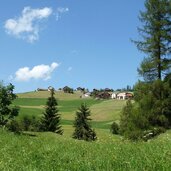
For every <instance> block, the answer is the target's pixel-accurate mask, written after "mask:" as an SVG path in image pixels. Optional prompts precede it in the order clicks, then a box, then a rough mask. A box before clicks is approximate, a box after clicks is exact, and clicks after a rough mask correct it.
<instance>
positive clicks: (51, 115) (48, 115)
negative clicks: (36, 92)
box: [41, 89, 63, 134]
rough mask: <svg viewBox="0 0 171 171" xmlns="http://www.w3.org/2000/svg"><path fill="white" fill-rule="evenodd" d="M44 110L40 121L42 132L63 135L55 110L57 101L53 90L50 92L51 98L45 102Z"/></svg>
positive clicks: (58, 115)
mask: <svg viewBox="0 0 171 171" xmlns="http://www.w3.org/2000/svg"><path fill="white" fill-rule="evenodd" d="M46 105H47V106H46V110H45V112H44V113H43V114H44V116H43V117H42V119H41V129H42V130H43V131H50V132H55V133H57V134H63V130H62V128H61V126H60V120H61V118H60V114H59V113H58V112H59V111H58V109H57V105H58V103H57V101H56V99H55V97H54V89H52V90H51V96H50V97H49V98H48V100H47V104H46Z"/></svg>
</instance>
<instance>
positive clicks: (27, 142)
mask: <svg viewBox="0 0 171 171" xmlns="http://www.w3.org/2000/svg"><path fill="white" fill-rule="evenodd" d="M97 133H98V135H101V136H99V137H101V138H100V139H98V140H97V141H96V142H92V143H91V142H84V141H77V140H74V139H72V138H70V137H68V135H63V136H59V135H56V134H53V133H35V136H26V135H20V136H16V135H13V134H12V133H7V132H5V131H0V146H1V148H0V154H1V155H0V163H1V164H0V170H5V171H6V170H8V171H22V170H30V171H32V170H35V171H38V170H39V171H46V170H54V171H65V170H72V171H90V170H94V171H96V170H97V171H101V170H102V171H103V170H104V171H106V170H107V171H112V170H117V171H118V170H125V171H134V170H138V171H144V170H150V171H156V170H170V168H171V162H170V159H171V152H170V149H171V132H167V133H166V134H163V135H160V136H159V137H158V138H157V139H154V140H152V141H150V142H148V143H145V142H138V143H132V142H129V141H123V140H121V139H120V137H117V136H113V135H110V134H109V133H108V132H107V131H104V130H103V131H102V130H100V129H99V130H97Z"/></svg>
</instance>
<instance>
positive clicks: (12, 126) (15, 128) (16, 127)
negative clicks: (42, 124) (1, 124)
mask: <svg viewBox="0 0 171 171" xmlns="http://www.w3.org/2000/svg"><path fill="white" fill-rule="evenodd" d="M7 129H8V130H9V131H11V132H14V133H16V134H20V133H21V131H22V129H21V126H20V124H19V122H18V121H16V120H11V121H10V122H9V123H8V124H7Z"/></svg>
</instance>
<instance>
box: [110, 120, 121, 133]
mask: <svg viewBox="0 0 171 171" xmlns="http://www.w3.org/2000/svg"><path fill="white" fill-rule="evenodd" d="M110 131H111V133H112V134H119V125H118V124H117V123H116V122H113V123H112V125H111V128H110Z"/></svg>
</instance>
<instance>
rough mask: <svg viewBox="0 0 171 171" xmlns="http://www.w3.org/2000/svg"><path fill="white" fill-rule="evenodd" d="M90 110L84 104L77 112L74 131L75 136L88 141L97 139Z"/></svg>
mask: <svg viewBox="0 0 171 171" xmlns="http://www.w3.org/2000/svg"><path fill="white" fill-rule="evenodd" d="M89 116H90V110H89V108H88V107H87V106H86V105H85V104H82V105H81V107H80V108H79V110H78V111H77V112H76V118H75V122H74V127H75V130H74V133H73V138H75V139H79V140H86V141H94V140H96V139H97V137H96V133H95V132H94V130H93V129H92V128H91V125H90V122H89V121H90V120H91V119H90V118H89Z"/></svg>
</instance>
